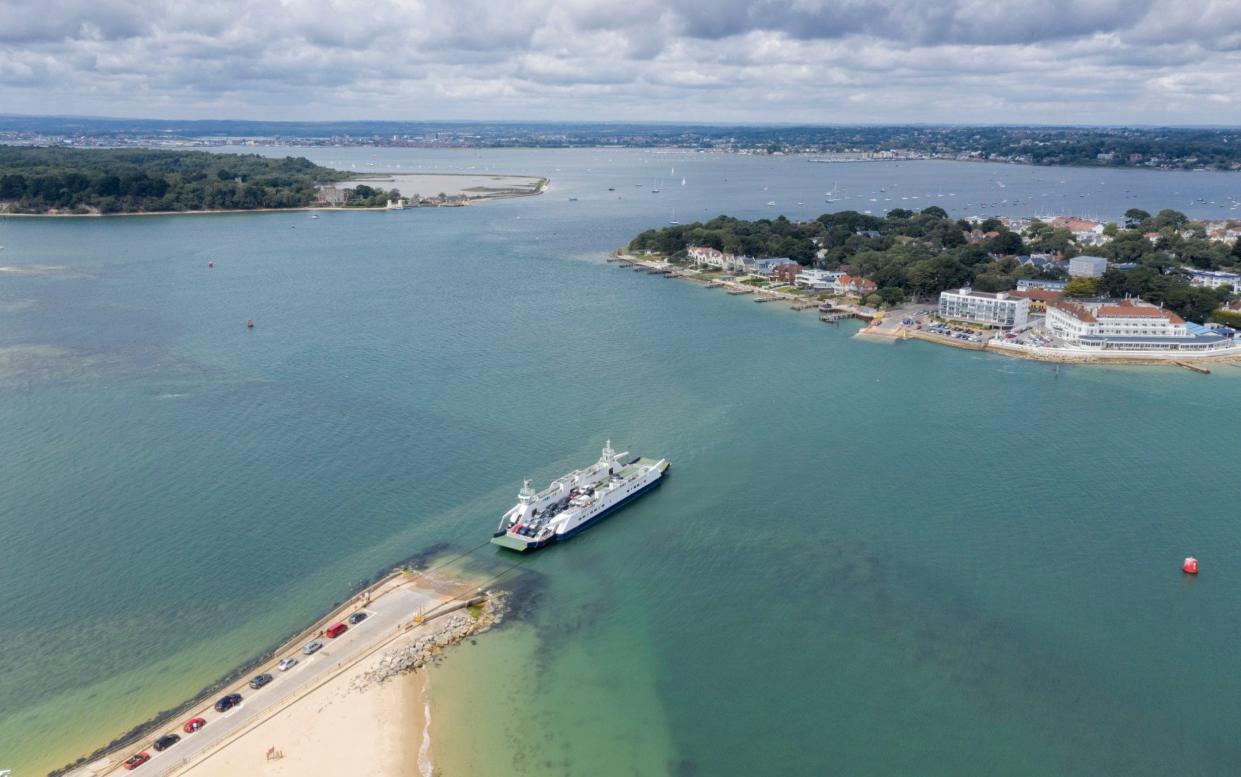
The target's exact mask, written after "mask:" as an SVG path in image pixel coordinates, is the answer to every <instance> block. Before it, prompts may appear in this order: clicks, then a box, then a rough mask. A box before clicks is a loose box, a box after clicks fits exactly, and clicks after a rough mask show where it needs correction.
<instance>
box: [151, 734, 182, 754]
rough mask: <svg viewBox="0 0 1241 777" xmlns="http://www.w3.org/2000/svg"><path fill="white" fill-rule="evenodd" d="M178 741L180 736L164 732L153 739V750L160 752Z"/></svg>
mask: <svg viewBox="0 0 1241 777" xmlns="http://www.w3.org/2000/svg"><path fill="white" fill-rule="evenodd" d="M180 741H181V737H180V736H179V735H178V734H164V735H163V736H162V737H160V738H159V739H157V740H155V744H154V747H155V751H156V752H157V753H158V752H162V751H164V750H167V749H168V748H170V747H172V746H173V745H175V744H176V743H178V742H180Z"/></svg>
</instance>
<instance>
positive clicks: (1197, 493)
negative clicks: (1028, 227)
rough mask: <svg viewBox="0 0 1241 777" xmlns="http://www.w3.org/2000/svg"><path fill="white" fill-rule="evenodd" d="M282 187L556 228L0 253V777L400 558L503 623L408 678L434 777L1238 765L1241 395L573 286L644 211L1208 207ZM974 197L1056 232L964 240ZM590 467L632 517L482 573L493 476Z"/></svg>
mask: <svg viewBox="0 0 1241 777" xmlns="http://www.w3.org/2000/svg"><path fill="white" fill-rule="evenodd" d="M267 152H268V153H273V152H272V151H271V150H267ZM274 153H279V152H278V151H277V152H274ZM298 153H308V154H309V155H311V156H312V157H313V158H314V159H315V160H316V161H320V162H325V163H326V162H329V161H330V162H332V163H334V164H335V165H336V166H338V167H342V168H344V169H348V168H349V167H350V165H355V164H356V165H357V166H358V167H359V168H361V167H364V166H365V163H366V162H367V161H372V160H374V161H377V165H378V167H377V169H378V168H387V167H392V168H394V169H395V167H396V165H400V170H402V171H405V170H409V169H410V168H414V169H416V170H418V171H421V172H429V171H436V170H439V171H461V172H474V171H477V170H481V171H495V172H503V173H514V174H531V175H546V176H548V177H549V178H551V180H552V185H551V188H550V190H549V191H548V192H547V193H546V194H544V195H542V196H539V197H531V198H521V199H513V200H506V201H497V202H492V203H487V204H483V205H478V206H475V207H470V208H459V209H419V210H409V211H404V212H395V213H375V212H367V213H360V212H359V213H344V212H330V213H324V214H323V215H322V218H321V219H317V220H312V219H310V217H309V215H308V214H306V213H302V212H290V213H268V214H229V215H211V216H206V215H196V216H179V217H127V218H112V219H38V220H35V219H22V220H19V219H3V220H0V244H2V245H4V246H5V249H4V251H3V253H0V265H3V266H6V267H19V268H22V270H23V272H21V273H12V272H5V273H3V274H0V473H2V475H3V477H0V623H3V624H4V628H5V636H6V640H7V644H6V649H5V650H4V651H0V767H5V768H14V769H15V770H16V771H15V774H16V775H19V776H21V777H24V776H25V775H27V774H38V773H41V772H43V771H46V770H47V769H50V768H53V767H56V766H59V765H61V764H63V763H65V762H66V761H69V760H72V759H73V758H75V757H76V756H78V755H82V754H85V753H87V752H89V751H91V750H92V749H94V748H95V747H97V746H99V745H101V744H103V743H105V742H107V741H108V740H109V739H111V738H112V737H114V736H116V735H118V734H120V733H122V732H123V731H125V730H127V729H128V728H130V727H131V726H134V725H137V724H138V723H140V722H141V721H143V720H145V719H147V718H149V717H150V716H152V715H153V714H155V713H156V712H158V711H159V710H163V709H167V708H171V707H174V706H176V705H177V704H178V703H179V702H181V701H182V700H183V699H185V698H187V697H189V696H190V695H192V694H193V693H195V692H196V691H198V690H199V689H200V688H202V687H204V686H207V685H209V684H211V683H212V682H213V681H215V680H216V679H218V678H219V677H220V676H222V675H224V674H226V673H227V672H228V671H230V670H231V669H233V668H234V667H235V666H237V665H238V664H239V663H242V662H244V661H245V660H247V659H249V658H251V657H253V656H254V655H256V654H257V653H259V652H260V651H261V650H263V649H264V648H267V647H270V646H272V645H274V644H275V643H277V642H279V641H280V640H281V639H282V638H283V637H285V636H286V635H288V634H290V633H291V632H293V631H294V630H296V629H297V628H299V627H300V626H302V625H304V624H305V623H307V622H309V621H311V620H313V618H315V617H316V616H317V615H318V614H319V613H321V612H323V611H324V610H326V609H328V608H329V606H330V605H331V604H332V603H333V602H336V601H339V600H341V599H343V598H344V597H346V596H347V595H348V594H349V592H350V591H351V590H352V586H354V585H356V584H357V583H359V582H360V581H362V580H364V579H366V578H368V577H370V576H372V575H374V574H376V573H377V572H379V571H381V570H383V569H385V568H386V567H388V566H390V565H392V564H394V563H396V562H398V561H400V560H402V559H405V558H407V557H410V556H412V555H415V554H417V553H419V552H420V551H421V550H423V549H425V548H429V547H433V546H437V545H443V546H444V547H446V548H450V549H451V552H462V551H470V553H469V555H468V556H467V557H466V561H467V563H468V564H469V565H470V568H472V569H474V570H475V571H477V572H478V573H479V574H480V575H484V576H492V575H496V574H500V573H504V574H505V577H503V578H501V580H500V584H504V583H506V582H507V583H510V584H512V585H513V586H514V591H515V596H514V598H515V601H514V611H513V614H512V617H511V618H510V619H509V621H508V622H507V623H506V625H504V626H502V627H501V628H499V629H498V630H496V631H495V632H493V633H490V634H487V635H484V636H482V637H480V638H479V639H478V640H477V644H468V643H467V644H466V645H464V646H462V647H461V648H459V649H456V650H454V651H453V652H452V653H451V654H450V655H449V656H448V659H447V660H446V661H445V662H444V663H443V665H442V666H440V667H437V668H436V669H434V670H432V672H431V681H432V691H431V694H432V701H433V704H434V706H435V710H434V718H433V721H434V722H433V724H432V730H433V733H434V736H435V745H436V747H435V751H434V753H433V754H432V755H433V757H434V760H435V765H436V768H439V769H442V770H443V773H444V774H447V775H462V774H475V775H482V774H485V775H489V776H490V775H545V774H565V775H579V774H595V775H634V774H637V775H648V774H651V775H663V774H669V775H753V774H786V775H803V774H804V775H820V774H868V775H894V776H895V775H909V774H918V775H960V774H979V773H989V774H1014V775H1074V774H1099V773H1104V774H1126V775H1163V774H1167V773H1170V772H1172V771H1177V772H1179V773H1189V774H1204V775H1206V774H1212V775H1214V774H1228V773H1231V772H1233V771H1235V767H1236V764H1238V763H1241V747H1239V746H1238V745H1237V744H1236V736H1235V732H1236V730H1237V728H1238V724H1241V679H1238V677H1237V674H1236V673H1235V671H1233V670H1234V664H1235V657H1236V654H1237V652H1236V647H1235V646H1236V644H1237V643H1238V641H1239V640H1241V617H1239V616H1241V603H1239V602H1238V599H1237V597H1236V596H1235V595H1234V592H1235V591H1236V590H1237V586H1238V583H1239V582H1241V529H1239V528H1238V526H1237V522H1236V520H1235V511H1234V509H1233V507H1234V504H1235V501H1236V496H1237V493H1238V489H1239V488H1241V486H1239V483H1241V480H1239V478H1238V475H1239V474H1241V473H1239V471H1238V468H1237V466H1236V463H1235V458H1236V457H1235V447H1236V440H1235V437H1236V429H1237V428H1238V422H1239V421H1241V411H1239V410H1238V409H1237V404H1236V401H1235V398H1236V396H1237V391H1238V389H1239V388H1241V384H1238V381H1237V378H1238V376H1241V370H1238V369H1237V368H1235V367H1228V366H1224V367H1220V368H1218V369H1215V370H1214V371H1213V374H1212V375H1210V376H1202V375H1197V374H1194V373H1190V372H1188V371H1185V370H1178V369H1174V368H1149V369H1142V368H1122V367H1063V366H1062V367H1056V366H1055V365H1049V364H1041V363H1035V362H1024V361H1015V360H1011V359H1007V358H1003V357H999V356H994V355H990V354H985V353H974V352H965V351H958V350H955V349H947V348H938V347H935V346H934V345H931V344H927V343H922V342H908V343H890V342H874V341H868V340H861V339H858V338H854V337H853V336H852V332H853V329H852V328H851V327H849V326H847V325H845V326H841V327H828V326H824V325H822V324H820V323H819V322H818V321H817V319H816V317H815V316H814V315H813V313H812V312H806V313H796V312H793V311H790V310H788V309H787V308H784V307H783V306H773V305H755V304H753V303H752V301H751V300H750V299H748V298H745V297H731V296H728V295H725V294H722V293H720V292H719V291H718V290H707V289H704V288H702V287H700V286H698V285H695V284H689V283H684V282H680V281H675V280H666V279H664V278H661V277H658V276H650V275H646V274H642V273H634V272H631V271H628V270H623V269H618V268H617V266H616V265H614V264H609V263H607V262H606V261H605V259H606V254H607V252H608V251H609V250H611V249H613V248H615V247H618V246H621V245H623V244H625V243H626V242H627V241H628V239H629V238H630V237H631V236H632V235H633V234H636V233H637V232H639V231H641V230H643V229H646V228H649V227H655V226H661V225H662V224H664V223H665V222H666V221H668V220H671V218H672V217H673V213H672V211H673V210H674V209H675V211H676V213H675V218H676V219H677V220H679V221H682V222H688V221H692V220H694V219H698V218H706V217H709V216H713V215H716V214H719V213H728V214H732V215H738V216H745V217H759V216H774V215H776V214H778V213H786V214H788V215H789V216H790V217H797V218H805V217H810V216H813V215H816V214H817V213H819V212H822V211H823V210H828V209H839V208H843V207H853V208H857V209H859V210H862V209H873V210H874V211H875V212H877V213H881V212H884V211H886V210H887V209H889V208H891V207H911V208H913V207H919V206H920V207H926V206H927V205H930V204H935V205H940V206H941V207H944V208H945V209H946V210H948V211H949V212H950V213H952V214H953V215H965V214H967V213H971V212H1010V213H1039V212H1046V213H1054V212H1074V213H1080V214H1083V215H1090V214H1097V215H1100V216H1105V217H1108V218H1112V219H1116V218H1119V217H1120V215H1121V214H1122V213H1123V211H1124V210H1125V209H1127V208H1129V207H1142V208H1145V209H1147V210H1151V211H1154V210H1158V209H1159V208H1160V207H1175V208H1180V209H1182V210H1185V211H1186V212H1188V213H1190V214H1191V215H1194V216H1200V217H1205V216H1219V217H1222V216H1226V215H1228V213H1229V211H1230V208H1231V205H1230V204H1229V203H1230V193H1232V192H1236V191H1237V189H1238V187H1237V184H1236V181H1238V180H1241V179H1237V178H1235V177H1234V176H1232V175H1229V174H1223V173H1196V174H1193V173H1157V172H1152V171H1100V170H1089V169H1052V168H1030V167H1019V166H1008V165H985V164H972V163H936V162H926V163H899V164H897V163H874V164H838V165H825V164H811V163H809V162H807V161H805V160H804V159H798V158H751V157H738V156H722V155H707V154H686V153H679V154H662V153H653V152H641V151H618V150H607V151H604V150H580V151H493V152H477V151H454V152H432V151H407V150H374V149H313V150H308V151H304V152H303V151H302V150H298ZM673 168H675V173H674V174H673V173H671V172H670V171H671V170H672V169H673ZM682 177H685V178H686V185H685V186H684V187H682V186H681V185H680V179H681V178H682ZM997 181H999V182H1003V183H1004V184H1005V185H1004V186H1003V187H1000V186H998V185H997ZM1061 181H1064V183H1060V182H1061ZM637 184H641V186H638V185H637ZM652 186H654V187H657V188H660V189H661V193H660V194H651V193H650V189H651V188H652ZM609 187H610V188H612V189H614V191H608V188H609ZM764 187H766V189H764ZM833 188H835V190H836V192H837V194H838V195H842V196H843V195H844V194H848V196H861V195H862V194H865V197H864V198H863V199H862V200H861V201H859V202H854V201H852V200H850V201H844V202H837V203H825V202H823V193H824V192H827V191H830V190H832V189H833ZM880 189H885V190H886V191H883V192H881V191H880ZM893 189H898V190H900V191H902V192H905V193H904V194H903V195H897V197H898V198H899V197H900V196H908V197H912V196H914V194H916V195H917V196H918V199H917V200H912V199H911V200H905V201H901V200H899V199H897V200H896V201H895V202H887V201H885V200H884V199H883V198H884V197H889V196H891V195H892V192H893ZM997 193H999V196H1000V197H1001V198H1007V199H1010V200H1011V199H1013V198H1014V197H1017V198H1019V200H1021V201H1025V202H1029V203H1035V204H1041V203H1040V201H1047V200H1052V201H1053V203H1054V204H1052V205H1049V206H1048V207H1047V208H1046V209H1045V210H1044V209H1042V208H1039V207H1035V205H1030V206H1028V207H1027V206H1025V205H1018V206H1016V207H1013V208H1011V209H1006V208H1007V206H1004V205H1001V206H999V207H990V206H988V207H987V208H985V209H980V208H979V207H978V205H977V204H978V203H982V202H986V203H992V202H993V201H994V200H995V199H996V198H997ZM1044 193H1048V194H1050V195H1052V196H1049V197H1042V196H1041V195H1042V194H1044ZM1174 193H1175V194H1174ZM940 194H943V195H944V196H943V197H940V196H939V195H940ZM949 194H955V196H954V197H950V196H949ZM1081 194H1087V195H1088V196H1087V197H1081V196H1080V195H1081ZM569 197H575V198H577V200H576V201H573V202H570V201H569V200H568V198H569ZM872 197H874V198H875V199H877V200H879V202H878V203H870V202H869V200H870V198H872ZM1199 199H1202V200H1204V201H1205V202H1203V203H1197V200H1199ZM773 200H774V201H776V202H777V205H776V206H772V207H768V206H767V205H766V204H765V203H766V202H768V201H773ZM1182 200H1183V201H1182ZM797 202H803V203H805V204H804V205H800V206H799V205H797V204H796V203H797ZM863 203H865V207H863ZM962 203H973V204H975V205H974V206H973V207H969V208H965V207H963V206H962ZM1195 203H1196V209H1195ZM1211 203H1214V204H1211ZM208 261H211V262H214V265H215V266H214V268H210V269H209V268H208V266H207V263H208ZM248 319H252V320H253V321H254V324H255V326H254V328H253V329H252V330H251V329H247V328H246V326H245V323H246V321H247V320H248ZM608 438H611V440H612V441H613V444H614V445H615V446H616V447H617V448H618V449H629V450H632V451H633V452H635V453H640V454H642V455H646V456H655V457H667V458H668V459H670V461H671V462H672V468H671V471H670V473H669V476H668V479H667V481H666V482H665V483H664V484H663V485H662V486H661V487H660V488H659V489H657V490H655V491H654V492H652V493H651V494H650V495H648V496H645V497H643V498H642V499H641V500H639V501H637V502H636V503H634V504H633V505H632V506H630V507H627V508H626V509H625V510H623V511H622V512H620V513H618V514H616V516H614V517H613V518H611V519H609V520H608V521H606V522H604V523H603V524H600V525H599V526H597V527H595V528H592V529H591V530H590V531H588V532H586V533H584V534H582V535H581V536H579V537H577V538H575V539H574V540H573V541H572V542H571V543H568V544H566V545H563V546H560V547H555V548H551V549H548V550H546V551H542V552H540V553H538V554H535V555H533V556H531V557H528V558H521V557H514V556H512V555H511V554H508V553H506V552H505V551H502V550H500V549H496V548H494V547H492V546H489V545H485V544H483V543H485V540H486V539H488V537H489V536H490V532H491V531H492V530H493V529H494V527H495V525H496V524H497V523H498V520H499V515H500V514H501V513H502V512H503V511H504V510H505V509H507V508H508V507H509V506H511V504H512V503H513V501H514V498H515V495H516V491H517V489H518V487H519V486H520V484H521V480H522V479H523V478H526V477H529V478H533V479H535V481H536V483H545V482H546V481H547V480H549V479H551V478H553V477H556V476H559V475H560V474H563V473H564V472H566V471H568V470H570V469H573V468H576V467H579V466H583V465H585V464H588V463H589V462H590V461H593V460H594V458H596V457H597V455H598V450H599V449H600V448H601V447H602V446H603V443H604V441H605V440H606V439H608ZM1190 554H1194V555H1196V556H1198V557H1199V559H1200V560H1201V562H1202V570H1203V571H1202V574H1201V575H1199V576H1198V577H1197V578H1188V577H1185V576H1183V575H1182V573H1181V572H1180V571H1179V566H1180V561H1181V559H1182V558H1183V557H1184V556H1186V555H1190ZM514 564H516V566H513V565H514ZM409 735H410V736H414V737H417V736H421V732H416V731H411V732H409ZM277 744H278V743H277Z"/></svg>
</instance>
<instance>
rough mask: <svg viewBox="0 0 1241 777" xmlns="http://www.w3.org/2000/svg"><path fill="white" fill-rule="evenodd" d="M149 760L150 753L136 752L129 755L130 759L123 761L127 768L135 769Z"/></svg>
mask: <svg viewBox="0 0 1241 777" xmlns="http://www.w3.org/2000/svg"><path fill="white" fill-rule="evenodd" d="M149 760H151V754H150V753H138V754H137V755H135V756H131V757H130V759H129V760H128V761H126V762H125V768H126V769H127V770H129V769H137V768H138V767H139V766H142V765H143V764H144V763H146V762H147V761H149Z"/></svg>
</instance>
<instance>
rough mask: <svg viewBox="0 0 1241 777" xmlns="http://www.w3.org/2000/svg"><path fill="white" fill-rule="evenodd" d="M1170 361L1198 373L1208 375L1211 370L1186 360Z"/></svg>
mask: <svg viewBox="0 0 1241 777" xmlns="http://www.w3.org/2000/svg"><path fill="white" fill-rule="evenodd" d="M1172 363H1173V364H1175V365H1176V366H1178V367H1184V368H1185V369H1187V370H1191V371H1193V372H1196V373H1198V374H1199V375H1210V374H1211V371H1210V370H1208V369H1207V368H1206V367H1199V366H1198V365H1196V364H1189V363H1188V362H1172Z"/></svg>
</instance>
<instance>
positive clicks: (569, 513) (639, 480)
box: [491, 440, 668, 553]
mask: <svg viewBox="0 0 1241 777" xmlns="http://www.w3.org/2000/svg"><path fill="white" fill-rule="evenodd" d="M667 471H668V460H667V459H658V460H656V459H647V458H641V457H638V456H633V457H630V456H629V454H628V452H625V453H617V452H616V451H614V450H612V441H611V440H608V442H607V445H605V446H604V448H603V453H602V455H600V456H599V460H598V461H596V462H595V463H594V464H592V465H590V466H589V467H586V468H585V469H579V470H577V471H576V472H570V473H569V474H568V475H565V476H564V477H561V478H557V479H556V480H553V481H552V484H551V485H550V486H548V487H547V488H545V489H543V490H542V491H539V492H538V493H535V491H534V489H533V488H531V487H530V481H529V480H527V481H525V483H523V484H522V487H521V491H518V492H517V504H516V505H514V506H513V508H512V509H510V510H509V511H508V512H506V513H505V514H504V517H503V518H502V519H501V520H500V528H499V529H497V530H496V532H495V535H494V536H493V537H492V539H491V541H492V542H493V543H495V544H496V545H499V546H500V547H502V548H508V549H509V550H515V551H517V552H519V553H525V552H527V551H531V550H537V549H539V548H542V547H544V546H545V545H550V544H551V543H553V542H559V541H560V540H567V539H568V538H569V537H571V536H573V535H574V534H577V533H578V532H580V531H582V530H583V529H585V528H586V527H588V526H590V525H592V524H594V523H597V522H599V521H601V520H603V519H604V518H605V517H607V516H608V515H610V514H611V513H613V512H614V511H616V510H618V509H619V508H621V507H622V506H624V505H625V504H627V503H629V501H630V500H633V499H636V498H638V497H639V496H641V495H642V494H644V493H646V492H647V491H649V490H650V489H652V488H654V487H655V486H657V485H659V484H660V482H661V481H662V480H663V477H664V473H665V472H667Z"/></svg>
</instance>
